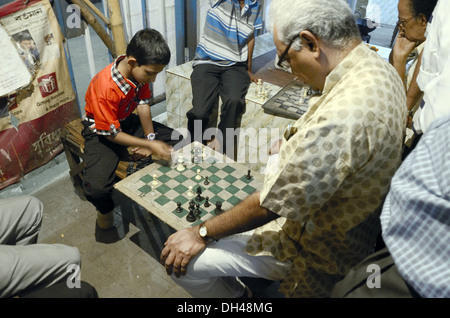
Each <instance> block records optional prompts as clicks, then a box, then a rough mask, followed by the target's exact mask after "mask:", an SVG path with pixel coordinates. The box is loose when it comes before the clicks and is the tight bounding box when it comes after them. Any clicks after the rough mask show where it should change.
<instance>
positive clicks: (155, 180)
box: [152, 174, 158, 185]
mask: <svg viewBox="0 0 450 318" xmlns="http://www.w3.org/2000/svg"><path fill="white" fill-rule="evenodd" d="M152 184H153V185H158V179H156V174H154V175H153V181H152Z"/></svg>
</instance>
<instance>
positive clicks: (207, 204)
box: [204, 197, 211, 208]
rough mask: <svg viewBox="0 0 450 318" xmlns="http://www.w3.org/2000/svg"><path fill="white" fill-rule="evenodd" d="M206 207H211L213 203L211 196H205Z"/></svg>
mask: <svg viewBox="0 0 450 318" xmlns="http://www.w3.org/2000/svg"><path fill="white" fill-rule="evenodd" d="M204 205H205V208H208V207H210V206H211V203H209V197H206V198H205V204H204Z"/></svg>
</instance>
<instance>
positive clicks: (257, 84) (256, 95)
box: [255, 78, 262, 97]
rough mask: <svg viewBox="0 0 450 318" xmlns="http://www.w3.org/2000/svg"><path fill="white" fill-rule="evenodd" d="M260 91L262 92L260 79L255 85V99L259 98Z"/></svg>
mask: <svg viewBox="0 0 450 318" xmlns="http://www.w3.org/2000/svg"><path fill="white" fill-rule="evenodd" d="M261 90H262V79H260V78H259V79H258V82H257V83H256V90H255V97H261Z"/></svg>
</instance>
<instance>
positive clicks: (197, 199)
mask: <svg viewBox="0 0 450 318" xmlns="http://www.w3.org/2000/svg"><path fill="white" fill-rule="evenodd" d="M202 200H203V197H202V188H201V187H198V188H197V197H196V198H195V201H197V202H200V201H202Z"/></svg>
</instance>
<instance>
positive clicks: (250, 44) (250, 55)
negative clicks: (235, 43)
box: [247, 34, 258, 83]
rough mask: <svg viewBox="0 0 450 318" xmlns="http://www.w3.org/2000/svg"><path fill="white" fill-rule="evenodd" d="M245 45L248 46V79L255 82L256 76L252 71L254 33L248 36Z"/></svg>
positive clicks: (256, 80)
mask: <svg viewBox="0 0 450 318" xmlns="http://www.w3.org/2000/svg"><path fill="white" fill-rule="evenodd" d="M247 46H248V58H247V66H248V75H249V76H250V81H252V82H255V83H257V82H258V77H257V76H256V75H255V74H253V72H252V61H253V51H254V49H255V34H253V35H252V36H251V37H250V39H249V40H248V44H247Z"/></svg>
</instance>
